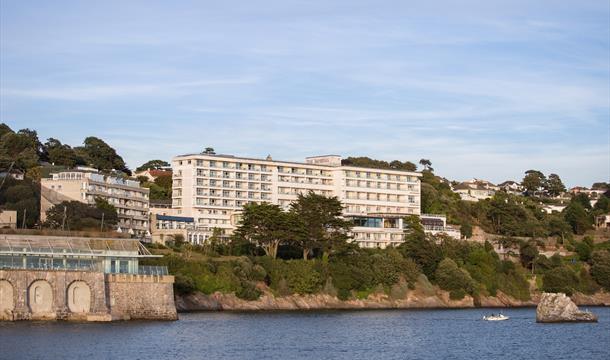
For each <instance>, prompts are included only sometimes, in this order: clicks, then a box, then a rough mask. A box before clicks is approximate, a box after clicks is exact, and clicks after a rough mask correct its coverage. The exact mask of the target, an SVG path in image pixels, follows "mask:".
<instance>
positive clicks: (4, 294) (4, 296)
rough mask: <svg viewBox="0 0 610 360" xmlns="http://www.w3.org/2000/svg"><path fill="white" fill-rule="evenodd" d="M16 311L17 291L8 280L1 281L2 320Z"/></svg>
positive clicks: (0, 303)
mask: <svg viewBox="0 0 610 360" xmlns="http://www.w3.org/2000/svg"><path fill="white" fill-rule="evenodd" d="M14 309H15V291H14V288H13V284H11V283H10V282H9V281H8V280H4V279H0V319H2V318H3V315H5V314H7V313H8V314H10V312H11V311H13V310H14Z"/></svg>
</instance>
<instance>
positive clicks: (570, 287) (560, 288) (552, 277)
mask: <svg viewBox="0 0 610 360" xmlns="http://www.w3.org/2000/svg"><path fill="white" fill-rule="evenodd" d="M578 288H579V283H578V276H577V275H576V274H575V273H574V271H572V269H570V268H569V267H568V266H565V265H562V266H558V267H556V268H553V269H551V270H549V271H547V272H546V273H545V274H544V276H543V278H542V289H543V290H544V291H546V292H553V293H558V292H562V293H565V294H567V295H572V293H573V292H574V291H577V290H578Z"/></svg>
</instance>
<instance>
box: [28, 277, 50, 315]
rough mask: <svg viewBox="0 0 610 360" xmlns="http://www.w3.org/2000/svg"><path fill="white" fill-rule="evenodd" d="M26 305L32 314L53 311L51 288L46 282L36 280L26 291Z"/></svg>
mask: <svg viewBox="0 0 610 360" xmlns="http://www.w3.org/2000/svg"><path fill="white" fill-rule="evenodd" d="M28 305H29V306H30V311H32V313H46V312H51V311H53V288H52V287H51V284H49V282H48V281H46V280H36V281H34V282H32V284H30V287H29V290H28Z"/></svg>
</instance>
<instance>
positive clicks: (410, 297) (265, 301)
mask: <svg viewBox="0 0 610 360" xmlns="http://www.w3.org/2000/svg"><path fill="white" fill-rule="evenodd" d="M540 297H541V294H540V293H533V294H532V298H531V300H528V301H522V300H518V299H515V298H512V297H510V296H508V295H506V294H503V293H501V292H498V293H497V294H496V296H483V297H480V298H477V299H474V298H473V297H471V296H465V297H464V298H463V299H461V300H452V299H450V298H449V293H448V292H447V291H443V290H440V289H438V288H437V287H434V289H427V290H422V289H417V288H416V289H415V290H411V291H409V292H408V294H407V295H406V296H405V297H404V298H402V299H392V298H390V297H389V296H388V295H386V294H371V295H369V297H368V298H366V299H361V300H360V299H358V300H345V301H342V300H339V299H338V298H337V297H336V296H332V295H329V294H312V295H289V296H282V297H276V296H274V295H273V294H272V293H271V292H270V291H268V290H265V291H263V294H262V295H261V297H260V298H259V299H258V300H254V301H247V300H243V299H239V298H238V297H236V296H235V295H234V294H223V293H220V292H216V293H213V294H210V295H206V294H202V293H194V294H188V295H177V296H176V309H177V310H178V311H179V312H191V311H290V310H295V311H302V310H358V309H362V310H365V309H452V308H455V309H458V308H476V307H496V308H508V307H535V306H536V305H537V304H538V303H539V301H540ZM571 299H572V301H574V303H576V304H577V305H581V306H610V293H607V292H599V293H596V294H593V295H585V294H581V293H576V294H574V295H572V296H571Z"/></svg>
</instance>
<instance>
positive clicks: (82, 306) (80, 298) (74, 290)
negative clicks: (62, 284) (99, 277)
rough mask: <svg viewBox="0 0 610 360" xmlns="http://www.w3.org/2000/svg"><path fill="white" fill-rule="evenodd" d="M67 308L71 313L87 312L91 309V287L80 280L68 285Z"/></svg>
mask: <svg viewBox="0 0 610 360" xmlns="http://www.w3.org/2000/svg"><path fill="white" fill-rule="evenodd" d="M67 299H68V309H70V311H71V312H73V313H88V312H90V311H91V288H90V287H89V285H88V284H87V283H86V282H84V281H81V280H77V281H74V282H72V283H71V284H70V286H68V296H67Z"/></svg>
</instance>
